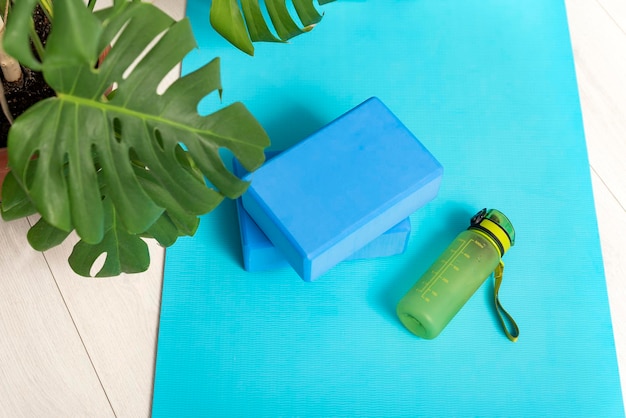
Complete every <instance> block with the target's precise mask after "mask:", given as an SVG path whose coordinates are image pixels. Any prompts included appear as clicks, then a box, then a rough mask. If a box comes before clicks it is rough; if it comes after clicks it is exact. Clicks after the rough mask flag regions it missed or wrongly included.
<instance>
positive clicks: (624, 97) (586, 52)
mask: <svg viewBox="0 0 626 418" xmlns="http://www.w3.org/2000/svg"><path fill="white" fill-rule="evenodd" d="M566 4H567V10H568V18H569V25H570V33H571V39H572V45H573V50H574V57H575V61H576V73H577V78H578V85H579V92H580V98H581V106H582V110H583V120H584V124H585V135H586V137H587V148H588V150H589V160H590V163H591V166H592V167H593V168H594V170H595V171H596V172H597V174H598V175H599V176H600V177H601V178H602V180H603V181H604V182H605V183H606V185H607V187H608V188H609V189H610V190H611V192H612V193H613V194H614V195H615V197H616V199H617V200H618V202H619V203H620V204H621V206H622V207H626V182H625V181H624V179H626V164H624V158H625V156H626V135H625V133H626V77H625V76H624V75H625V74H626V34H624V32H622V30H621V29H620V28H619V27H618V26H617V25H616V23H615V21H614V20H613V19H612V18H611V17H610V16H609V15H608V14H607V13H606V12H605V10H604V9H603V8H602V7H601V6H600V5H599V4H598V3H597V2H596V1H589V0H568V1H567V2H566Z"/></svg>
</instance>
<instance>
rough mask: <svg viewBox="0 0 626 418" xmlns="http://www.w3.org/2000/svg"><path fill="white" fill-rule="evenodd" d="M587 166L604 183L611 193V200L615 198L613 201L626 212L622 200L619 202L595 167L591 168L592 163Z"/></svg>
mask: <svg viewBox="0 0 626 418" xmlns="http://www.w3.org/2000/svg"><path fill="white" fill-rule="evenodd" d="M589 167H591V171H593V172H594V174H595V175H596V176H598V179H599V180H600V182H601V183H602V184H603V185H604V187H606V189H607V190H608V192H609V194H610V195H611V197H612V198H613V200H615V202H616V203H617V204H618V205H619V207H620V208H622V211H624V212H625V213H626V208H625V207H624V205H622V202H620V200H619V199H618V198H617V196H616V195H615V193H613V190H611V188H610V187H609V185H608V184H606V182H605V181H604V179H603V178H602V176H601V175H600V173H598V171H597V170H596V169H595V168H593V165H591V164H589Z"/></svg>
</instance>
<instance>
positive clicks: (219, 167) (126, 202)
mask: <svg viewBox="0 0 626 418" xmlns="http://www.w3.org/2000/svg"><path fill="white" fill-rule="evenodd" d="M35 3H36V0H21V1H19V2H16V3H15V7H14V9H13V10H12V16H11V18H12V19H11V21H10V22H9V26H8V27H7V33H6V36H5V47H6V49H7V50H8V51H10V53H11V54H12V55H13V56H14V57H16V58H17V59H18V60H20V62H23V63H27V64H28V65H29V66H31V67H32V68H35V69H39V70H41V71H42V72H43V74H44V77H45V79H46V82H47V83H48V84H49V85H50V86H51V87H52V88H53V89H54V90H55V91H56V96H55V97H52V98H50V99H46V100H44V101H41V102H39V103H37V104H36V105H35V106H33V107H31V108H30V109H29V110H28V111H27V112H26V113H24V114H23V115H22V116H20V117H19V118H18V119H17V120H16V121H15V124H14V125H13V126H12V127H11V130H10V134H9V165H10V167H11V169H12V177H13V178H12V179H11V180H10V181H9V182H8V186H7V187H5V189H4V190H3V191H4V193H5V194H4V199H3V202H2V204H3V216H4V217H5V218H13V217H16V214H28V213H30V212H32V211H33V210H36V211H37V212H39V213H40V214H41V217H42V220H41V221H40V222H38V223H37V224H36V225H35V226H34V227H33V229H34V231H31V233H29V240H30V242H31V244H32V245H33V247H35V248H37V249H47V248H49V247H50V246H53V245H56V244H58V243H59V242H60V241H62V240H63V238H64V237H65V236H66V235H67V234H68V233H69V232H70V231H72V230H76V232H77V234H78V235H79V237H80V238H81V241H80V242H79V243H78V244H77V246H76V247H75V249H74V254H73V255H72V257H71V258H70V264H71V265H72V267H73V268H74V270H75V271H77V272H78V273H79V274H83V275H88V274H89V270H90V267H91V263H92V262H93V261H94V260H95V259H96V258H98V256H99V255H100V254H102V253H106V255H107V259H106V261H105V264H104V267H103V268H102V270H101V271H100V273H99V275H116V274H119V273H120V272H136V271H141V270H145V269H146V268H147V263H146V257H147V249H146V248H145V244H144V243H143V242H139V241H141V239H140V237H154V238H156V239H157V240H158V241H159V242H160V243H161V244H163V245H170V244H171V243H173V242H174V241H175V240H176V238H177V237H178V236H180V235H189V234H193V233H194V232H195V229H196V227H197V225H198V216H199V215H202V214H205V213H207V212H209V211H211V210H212V209H213V208H215V206H216V205H218V204H219V203H220V202H221V200H222V199H223V198H224V197H225V196H226V197H229V198H236V197H238V196H239V195H240V194H241V193H242V192H243V191H244V190H245V189H246V187H247V183H245V182H242V181H241V180H239V179H238V178H237V177H236V176H235V175H233V174H232V173H231V172H230V171H229V170H228V169H227V168H226V166H225V164H224V162H223V161H222V156H221V155H220V149H222V148H226V149H229V150H230V151H231V152H232V153H233V154H234V155H235V157H236V158H237V159H238V160H239V161H241V163H242V164H243V165H244V166H246V168H249V169H251V170H253V169H255V168H257V167H258V166H259V165H261V164H262V162H263V160H264V153H263V149H264V148H265V147H266V146H268V145H269V139H268V137H267V135H266V133H265V132H264V130H263V129H262V127H261V126H260V125H259V124H258V122H257V121H256V120H255V119H254V117H253V116H252V115H251V114H250V113H249V112H248V111H247V110H246V109H245V107H244V106H243V105H242V104H240V103H235V104H232V105H230V106H227V107H224V108H221V109H220V110H218V111H216V112H215V113H213V114H210V115H207V116H200V115H199V114H198V112H197V105H198V102H199V100H200V99H202V98H203V97H204V96H206V95H208V94H209V93H211V92H221V84H220V76H219V61H218V60H217V59H216V60H214V61H212V62H211V63H209V64H207V65H206V66H204V67H202V68H200V69H198V70H197V71H195V72H193V73H191V74H188V75H186V76H185V77H182V78H180V79H178V80H177V81H176V82H174V84H172V85H171V86H170V87H169V88H168V89H167V90H166V91H165V92H164V93H162V94H159V93H158V92H157V87H158V86H159V83H160V82H161V81H162V79H163V78H164V77H165V75H166V74H167V73H168V72H169V71H170V70H171V69H172V68H174V67H175V66H176V65H177V64H178V63H179V62H180V61H181V60H182V58H183V57H184V56H185V55H186V54H187V53H188V52H189V51H190V50H191V49H193V48H194V47H195V41H194V38H193V35H192V32H191V28H190V26H189V23H188V21H187V20H183V21H180V22H175V21H174V20H172V19H171V18H170V17H169V16H167V15H166V14H165V13H163V12H162V11H160V10H159V9H158V8H156V7H154V6H152V5H151V4H147V3H142V2H139V1H132V2H128V1H125V0H118V1H115V2H114V5H113V6H112V7H111V8H108V9H105V10H103V11H100V12H97V13H95V14H94V13H92V12H91V11H90V10H89V9H88V8H87V7H86V6H85V5H84V4H83V2H82V0H63V1H55V2H54V3H53V6H54V8H53V23H52V31H51V33H50V36H49V38H48V41H47V44H46V47H45V55H44V56H43V57H41V59H39V58H38V57H35V56H34V55H33V53H32V52H31V50H30V47H29V46H28V34H29V28H28V25H29V24H30V23H29V16H30V14H31V13H32V10H33V8H34V6H35ZM109 47H110V50H109ZM104 51H108V55H107V56H106V58H105V59H104V60H103V61H102V62H101V63H100V64H99V57H101V56H102V53H103V52H104ZM112 86H115V90H114V92H113V94H110V95H108V97H107V93H108V91H109V90H110V89H111V87H112ZM216 94H217V93H216ZM16 185H19V187H16ZM31 209H33V210H31Z"/></svg>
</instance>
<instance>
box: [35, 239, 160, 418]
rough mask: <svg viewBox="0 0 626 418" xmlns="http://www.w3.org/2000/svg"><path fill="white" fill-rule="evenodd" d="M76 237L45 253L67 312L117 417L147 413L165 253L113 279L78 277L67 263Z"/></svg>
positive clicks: (153, 253) (155, 253)
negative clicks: (142, 268)
mask: <svg viewBox="0 0 626 418" xmlns="http://www.w3.org/2000/svg"><path fill="white" fill-rule="evenodd" d="M76 239H77V238H76V237H71V238H70V239H68V240H67V241H66V242H64V243H63V244H61V245H60V246H58V247H56V248H53V249H52V250H49V251H47V252H46V253H45V257H46V260H48V263H49V265H50V269H51V270H52V272H53V274H54V277H55V278H56V280H57V283H58V286H59V289H60V290H61V292H62V294H63V297H64V299H65V302H66V304H67V307H68V309H69V312H70V313H71V315H72V318H73V319H74V322H75V324H76V328H77V329H78V330H79V332H80V335H81V337H82V340H83V343H84V345H85V347H86V349H87V351H88V352H89V355H90V357H91V360H92V362H93V365H94V368H95V370H96V371H97V373H98V376H99V378H100V380H101V382H102V386H103V387H104V390H105V391H106V393H107V396H108V398H109V400H110V402H111V405H112V407H113V410H114V411H115V414H116V415H117V416H118V417H147V416H149V415H150V409H151V405H152V386H153V375H154V362H155V356H156V340H157V330H158V323H159V310H160V302H161V286H162V278H163V257H164V251H163V249H162V248H160V247H159V246H158V245H156V244H154V243H152V245H151V246H150V249H151V267H150V269H149V270H148V271H146V272H144V273H140V274H133V275H122V276H120V277H112V278H97V279H96V278H85V277H81V276H78V275H76V274H75V273H74V272H73V271H72V270H71V268H70V267H69V264H68V262H67V257H68V256H69V254H70V253H71V251H72V247H73V244H74V242H75V241H76Z"/></svg>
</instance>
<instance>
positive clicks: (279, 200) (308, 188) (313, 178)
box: [242, 97, 443, 281]
mask: <svg viewBox="0 0 626 418" xmlns="http://www.w3.org/2000/svg"><path fill="white" fill-rule="evenodd" d="M442 174H443V168H442V166H441V164H439V162H438V161H437V160H436V159H435V158H434V157H433V155H432V154H431V153H430V152H429V151H428V150H427V149H426V148H425V147H424V146H423V145H422V144H421V143H420V142H419V141H418V140H417V139H416V138H415V136H413V134H412V133H411V132H410V131H409V130H408V129H407V128H406V127H405V126H404V125H403V124H402V122H400V120H398V118H397V117H396V116H395V115H394V114H393V113H392V112H391V111H390V110H389V109H388V108H387V107H386V106H385V105H384V104H383V103H382V102H381V101H380V100H379V99H377V98H375V97H373V98H370V99H368V100H367V101H365V102H363V103H362V104H360V105H358V106H357V107H355V108H354V109H352V110H350V111H349V112H347V113H345V114H344V115H342V116H341V117H339V118H338V119H336V120H334V121H333V122H331V123H329V124H328V125H326V126H325V127H323V128H322V129H320V130H319V131H317V132H316V133H314V134H313V135H311V136H310V137H308V138H307V139H305V140H304V141H302V142H300V143H299V144H297V145H295V146H294V147H292V148H290V149H288V150H286V151H284V152H283V153H282V154H280V155H278V156H277V157H275V158H273V159H272V160H271V161H269V162H267V163H266V164H264V165H263V166H262V167H261V168H259V169H258V170H257V171H255V172H254V173H251V174H248V175H247V176H245V177H244V179H246V180H249V181H252V183H251V185H250V187H249V188H248V191H247V192H246V193H244V195H243V197H242V203H243V206H244V208H245V209H246V211H247V212H248V214H249V215H250V216H251V217H252V218H253V219H254V221H255V222H256V224H257V225H258V226H259V227H260V228H261V230H262V231H263V232H264V233H265V235H267V237H268V238H269V239H270V241H271V242H272V243H273V244H274V245H275V246H276V247H278V248H279V249H280V250H281V252H282V253H283V254H284V256H285V258H286V259H287V261H288V262H289V263H290V264H291V265H292V267H293V268H294V269H295V270H296V272H297V273H298V274H299V275H300V277H302V278H303V279H304V280H305V281H312V280H315V279H316V278H318V277H319V276H320V275H322V274H323V273H325V272H326V271H328V270H329V269H330V268H332V267H333V266H334V265H336V264H337V263H339V262H340V261H342V260H344V259H346V258H347V257H349V256H350V255H352V254H353V253H355V252H356V251H357V250H359V249H361V248H363V247H364V246H365V245H367V244H369V243H370V242H371V241H373V240H374V239H375V238H377V237H378V236H380V235H381V234H383V233H384V232H385V231H387V230H388V229H390V228H391V227H392V226H394V225H396V224H397V223H399V222H400V221H401V220H402V219H404V218H406V217H408V216H409V215H410V214H411V213H412V212H414V211H415V210H417V209H418V208H420V207H421V206H423V205H424V204H426V203H427V202H429V201H430V200H432V199H433V198H434V197H435V196H436V195H437V192H438V190H439V185H440V184H441V177H442Z"/></svg>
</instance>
